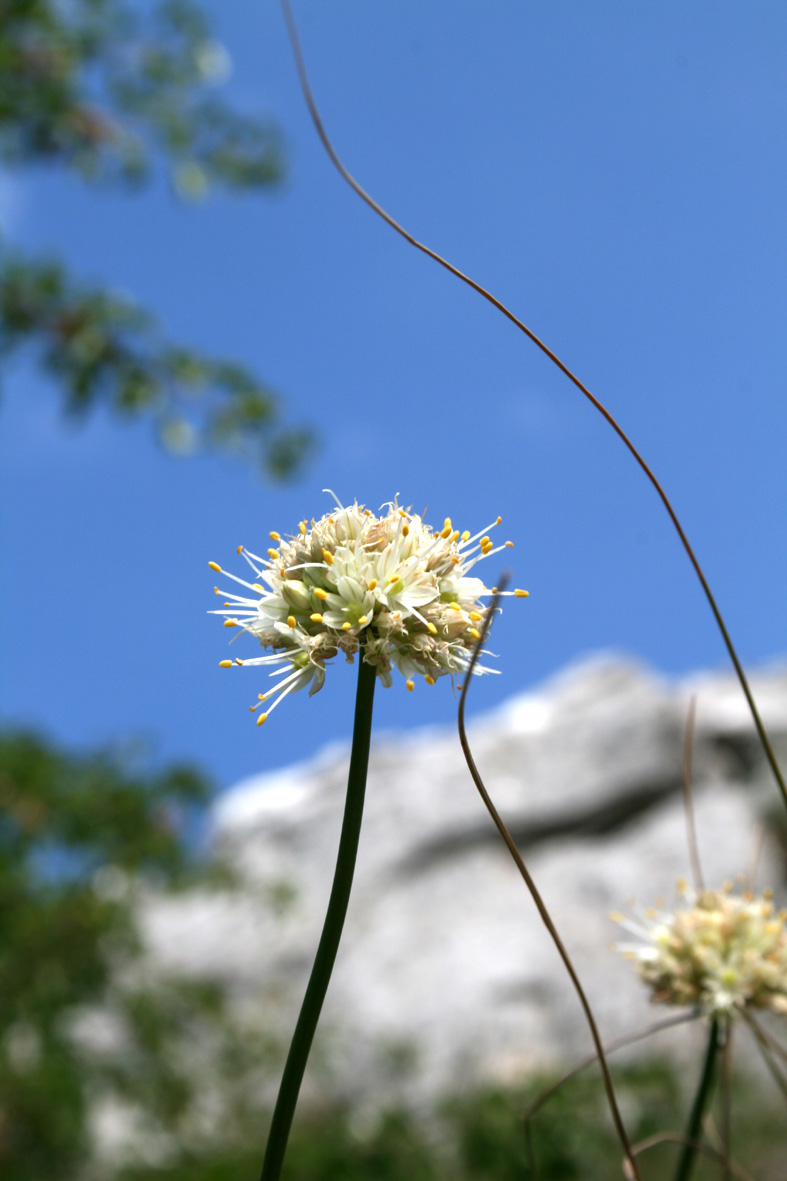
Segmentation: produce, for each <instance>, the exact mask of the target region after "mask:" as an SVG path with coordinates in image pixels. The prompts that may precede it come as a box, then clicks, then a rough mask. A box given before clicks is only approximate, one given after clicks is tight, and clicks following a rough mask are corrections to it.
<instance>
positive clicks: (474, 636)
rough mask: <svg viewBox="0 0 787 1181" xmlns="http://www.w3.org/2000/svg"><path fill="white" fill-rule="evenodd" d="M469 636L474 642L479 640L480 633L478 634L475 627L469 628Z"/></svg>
mask: <svg viewBox="0 0 787 1181" xmlns="http://www.w3.org/2000/svg"><path fill="white" fill-rule="evenodd" d="M470 635H471V636H472V637H473V639H474V640H480V639H481V633H480V631H479V630H478V628H477V627H471V628H470Z"/></svg>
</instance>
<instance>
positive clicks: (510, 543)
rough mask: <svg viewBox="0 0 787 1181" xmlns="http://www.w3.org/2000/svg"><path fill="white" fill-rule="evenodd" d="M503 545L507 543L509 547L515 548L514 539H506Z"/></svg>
mask: <svg viewBox="0 0 787 1181" xmlns="http://www.w3.org/2000/svg"><path fill="white" fill-rule="evenodd" d="M503 545H507V546H508V548H509V549H513V548H514V543H513V541H504V542H503Z"/></svg>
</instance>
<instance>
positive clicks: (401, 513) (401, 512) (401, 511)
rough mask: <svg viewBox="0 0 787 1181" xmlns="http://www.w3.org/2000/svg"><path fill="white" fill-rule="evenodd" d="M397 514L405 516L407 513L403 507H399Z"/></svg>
mask: <svg viewBox="0 0 787 1181" xmlns="http://www.w3.org/2000/svg"><path fill="white" fill-rule="evenodd" d="M399 516H400V517H406V516H407V513H406V512H405V511H404V509H403V508H400V509H399Z"/></svg>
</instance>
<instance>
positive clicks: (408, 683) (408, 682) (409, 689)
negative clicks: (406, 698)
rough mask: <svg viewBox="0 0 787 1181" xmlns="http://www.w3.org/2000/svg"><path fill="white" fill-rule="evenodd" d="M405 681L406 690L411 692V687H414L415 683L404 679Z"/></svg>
mask: <svg viewBox="0 0 787 1181" xmlns="http://www.w3.org/2000/svg"><path fill="white" fill-rule="evenodd" d="M405 683H406V685H407V692H408V693H412V691H413V689H414V688H415V684H414V683H413V682H412V681H406V682H405Z"/></svg>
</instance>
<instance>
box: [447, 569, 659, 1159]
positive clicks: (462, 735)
mask: <svg viewBox="0 0 787 1181" xmlns="http://www.w3.org/2000/svg"><path fill="white" fill-rule="evenodd" d="M508 579H509V575H508V573H505V574H503V576H502V577H501V579H500V581H499V583H498V589H497V591H496V593H495V595H494V596H493V598H492V602H491V603H490V605H489V608H488V610H487V612H486V614H485V616H484V622H483V625H482V628H481V635H480V638H479V639H478V640H477V641H476V645H475V648H474V649H473V655H472V657H471V659H470V664H469V666H468V669H467V672H466V674H465V676H464V678H463V684H462V692H461V695H460V697H459V741H460V742H461V744H462V751H463V752H464V756H465V761H466V762H467V766H468V769H469V771H470V774H471V776H472V778H473V782H474V783H475V785H476V787H477V789H478V792H479V795H480V796H481V799H482V800H483V801H484V804H485V806H486V809H487V811H488V812H489V815H490V816H491V817H492V820H493V821H494V823H495V826H496V828H497V831H498V832H499V833H500V835H501V837H502V838H503V840H504V841H505V844H506V847H507V849H508V851H509V853H510V854H511V856H512V858H513V860H514V863H515V865H516V867H517V869H518V870H519V873H520V875H521V877H522V880H523V881H524V883H525V885H526V886H527V888H528V890H529V891H530V896H531V898H532V899H533V901H534V902H535V904H536V909H537V910H538V913H539V915H540V916H541V920H542V922H543V924H544V926H545V927H546V929H547V931H548V932H549V934H550V936H551V938H552V942H553V943H554V945H555V947H556V948H557V951H558V954H559V956H560V958H561V959H562V961H563V964H564V966H565V969H566V971H567V972H568V974H569V977H570V979H571V983H572V984H573V985H574V990H575V992H576V994H577V996H578V997H579V1003H580V1004H581V1006H582V1009H583V1012H584V1014H585V1020H586V1021H587V1023H588V1027H589V1029H590V1034H591V1037H592V1038H593V1044H594V1045H595V1047H596V1057H597V1058H598V1064H599V1068H600V1070H601V1074H602V1077H603V1079H604V1089H605V1090H606V1093H607V1101H608V1103H609V1110H610V1114H611V1115H612V1122H613V1124H614V1125H615V1131H616V1132H617V1134H618V1138H619V1140H620V1143H621V1146H622V1148H623V1151H624V1153H625V1154H626V1159H627V1161H628V1163H629V1167H630V1168H631V1170H632V1177H633V1178H635V1179H636V1181H641V1178H640V1175H639V1172H638V1170H637V1163H636V1161H635V1159H634V1154H633V1152H632V1149H631V1142H630V1141H629V1138H628V1134H627V1132H626V1128H625V1126H624V1124H623V1118H622V1116H621V1114H620V1109H619V1108H618V1102H617V1098H616V1096H615V1088H614V1085H613V1083H612V1076H611V1075H610V1073H609V1066H608V1065H607V1058H606V1054H605V1053H604V1046H603V1043H602V1041H601V1034H600V1033H599V1031H598V1026H597V1025H596V1019H595V1017H594V1016H593V1011H592V1009H591V1007H590V1002H589V1001H588V998H587V996H586V994H585V990H584V988H583V987H582V983H581V981H580V979H579V976H578V975H577V971H576V968H575V967H574V964H573V962H572V960H571V956H570V955H569V954H568V951H567V950H566V947H565V944H564V943H563V940H562V939H561V938H560V935H559V934H558V932H557V928H556V926H555V924H554V923H553V921H552V917H551V915H550V914H549V911H548V910H547V908H546V905H545V903H544V900H543V898H542V897H541V894H540V893H539V891H538V888H537V886H536V883H535V882H534V881H533V878H532V877H531V875H530V871H529V870H528V868H527V866H526V865H525V863H524V861H523V860H522V856H521V854H520V852H519V850H518V849H517V847H516V844H515V843H514V839H513V837H512V836H511V833H510V832H509V831H508V829H507V828H506V826H505V824H504V823H503V820H502V818H501V816H500V813H499V812H498V811H497V808H496V807H495V805H494V804H493V803H492V800H491V797H490V795H489V792H488V791H487V790H486V787H485V785H484V781H483V779H482V778H481V775H480V773H479V771H478V768H477V767H476V765H475V760H474V759H473V755H472V752H471V750H470V744H469V742H468V741H467V731H466V729H465V701H466V700H467V691H468V689H469V687H470V681H471V680H472V676H473V670H474V669H475V666H476V663H477V661H478V656H479V653H480V652H481V649H482V648H483V645H484V641H485V640H486V637H487V634H488V632H489V628H490V625H491V622H492V619H493V617H494V614H495V611H496V610H497V605H498V603H499V602H500V593H501V592H502V591H503V590H504V589H505V587H506V585H507V583H508Z"/></svg>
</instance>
